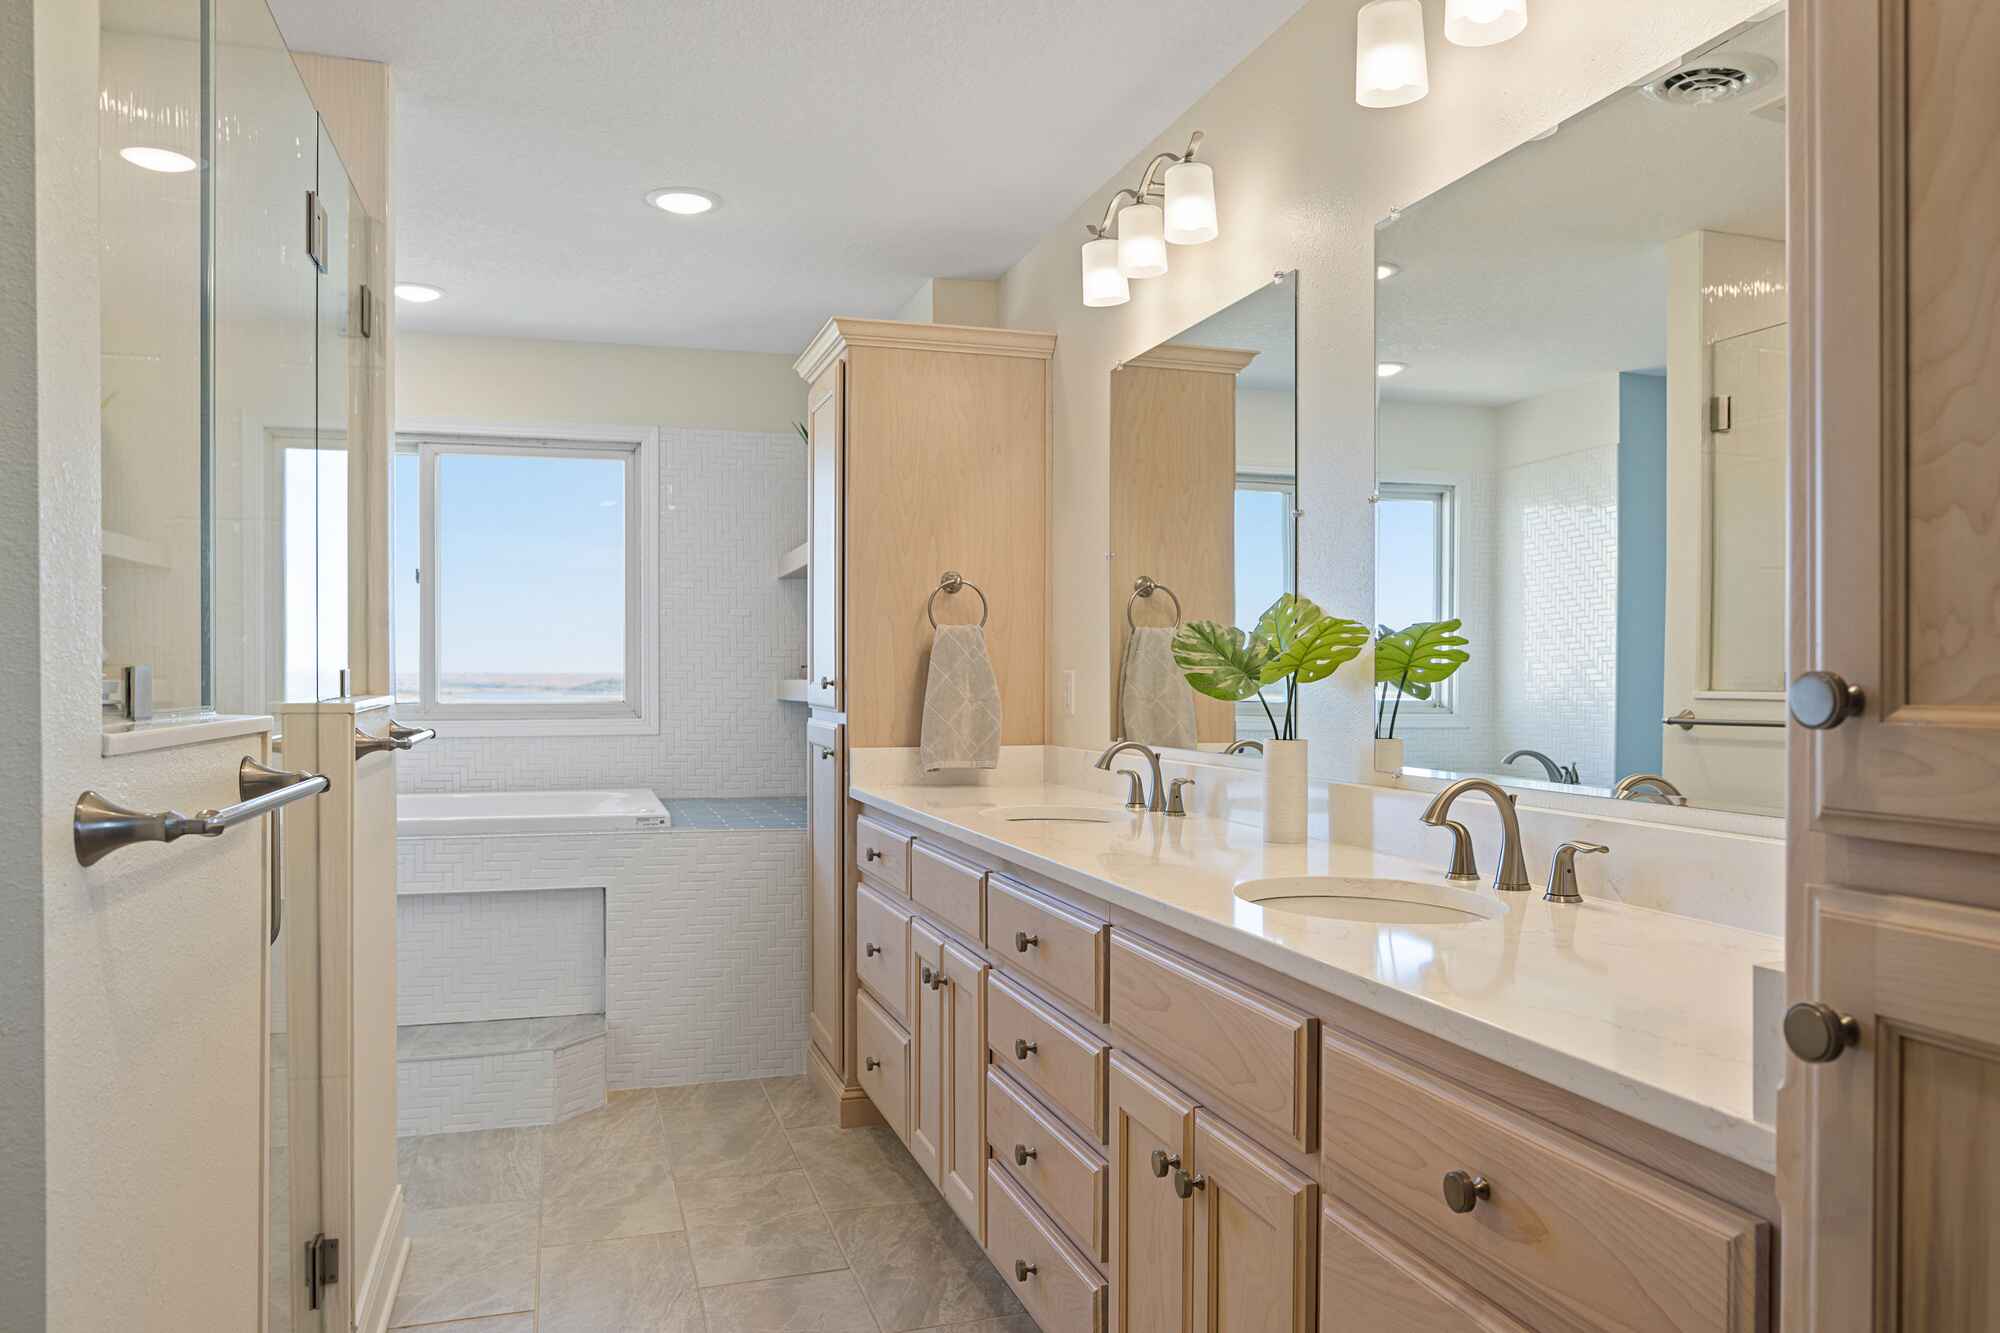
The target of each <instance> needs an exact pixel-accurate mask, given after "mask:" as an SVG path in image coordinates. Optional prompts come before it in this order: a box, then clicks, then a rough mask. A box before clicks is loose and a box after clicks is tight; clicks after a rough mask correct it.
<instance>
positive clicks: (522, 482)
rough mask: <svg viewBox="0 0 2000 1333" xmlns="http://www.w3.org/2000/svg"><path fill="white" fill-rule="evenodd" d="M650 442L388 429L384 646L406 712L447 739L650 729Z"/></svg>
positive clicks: (653, 623) (653, 630)
mask: <svg viewBox="0 0 2000 1333" xmlns="http://www.w3.org/2000/svg"><path fill="white" fill-rule="evenodd" d="M652 441H653V437H652V436H651V435H650V434H649V435H648V436H647V437H645V438H643V439H626V440H619V439H601V438H589V439H582V438H558V439H549V438H543V437H539V436H537V437H533V438H526V437H515V436H511V435H502V436H497V437H496V436H488V435H480V436H456V435H454V436H442V435H440V436H428V435H423V436H404V437H401V438H399V439H398V441H397V446H396V460H395V475H394V495H393V498H392V504H391V516H392V517H391V521H392V524H393V532H392V545H393V548H394V550H393V557H392V559H393V573H394V578H395V595H394V599H393V605H392V608H391V613H392V615H393V617H394V635H393V644H392V650H391V651H392V653H393V662H392V667H393V673H394V678H395V689H396V698H397V700H398V701H399V702H401V703H403V704H405V705H406V706H407V709H408V711H409V712H410V713H411V714H412V715H414V716H418V717H422V718H424V719H425V720H427V721H452V722H457V723H460V724H461V725H456V726H454V727H453V728H452V731H453V732H454V733H455V734H458V735H528V734H536V733H578V732H586V733H587V732H599V733H612V732H635V731H653V730H656V729H657V722H656V720H655V719H656V717H657V694H658V692H657V688H656V681H657V666H656V664H655V662H654V657H655V655H656V648H655V645H656V639H657V619H656V617H657V611H656V610H654V609H653V608H657V606H658V598H657V595H656V582H655V572H654V571H655V569H656V567H657V561H656V560H655V559H654V558H653V556H652V555H651V552H652V551H653V550H655V549H656V548H655V544H654V538H653V535H652V534H653V530H654V527H655V522H656V517H657V515H656V507H655V506H654V505H653V504H651V503H648V502H647V497H649V496H651V495H653V494H656V493H657V480H656V473H655V470H654V469H655V464H654V460H653V454H652ZM642 608H646V610H644V611H642Z"/></svg>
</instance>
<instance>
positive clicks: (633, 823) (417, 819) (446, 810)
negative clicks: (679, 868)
mask: <svg viewBox="0 0 2000 1333" xmlns="http://www.w3.org/2000/svg"><path fill="white" fill-rule="evenodd" d="M669 823H670V821H669V819H668V817H667V807H666V806H664V805H662V804H660V798H659V797H657V796H655V795H654V794H653V793H652V792H649V791H647V790H645V789H644V788H640V787H632V788H627V789H624V790H618V791H491V792H450V793H442V794H433V793H422V794H409V795H404V796H401V797H399V798H398V799H397V802H396V836H397V837H399V838H453V837H465V836H467V835H468V834H470V835H480V834H506V833H629V832H631V831H633V830H635V829H663V828H666V827H668V825H669Z"/></svg>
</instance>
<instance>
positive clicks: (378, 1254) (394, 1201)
mask: <svg viewBox="0 0 2000 1333" xmlns="http://www.w3.org/2000/svg"><path fill="white" fill-rule="evenodd" d="M406 1230H407V1228H406V1226H405V1217H404V1206H403V1187H402V1186H401V1185H398V1186H396V1192H395V1193H394V1194H392V1195H390V1196H389V1207H388V1210H387V1211H386V1212H385V1213H384V1214H383V1215H382V1229H381V1230H380V1231H379V1232H377V1233H376V1235H375V1249H374V1252H373V1253H371V1254H370V1255H369V1256H368V1269H367V1272H366V1274H365V1275H364V1276H363V1277H362V1279H361V1288H360V1290H359V1291H357V1292H356V1293H355V1296H354V1311H355V1319H354V1326H355V1327H356V1328H358V1329H360V1330H362V1333H388V1328H389V1316H390V1315H391V1314H392V1313H393V1312H394V1311H395V1308H396V1295H397V1293H398V1292H400V1291H401V1290H402V1289H403V1270H404V1268H406V1267H407V1266H408V1265H409V1262H410V1238H409V1236H408V1235H407V1234H405V1232H406Z"/></svg>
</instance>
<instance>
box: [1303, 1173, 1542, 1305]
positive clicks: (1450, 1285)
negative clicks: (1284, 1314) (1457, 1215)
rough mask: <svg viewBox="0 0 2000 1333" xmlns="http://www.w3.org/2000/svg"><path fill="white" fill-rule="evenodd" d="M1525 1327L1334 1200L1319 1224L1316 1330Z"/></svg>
mask: <svg viewBox="0 0 2000 1333" xmlns="http://www.w3.org/2000/svg"><path fill="white" fill-rule="evenodd" d="M1391 1328H1393V1329H1396V1330H1398V1333H1529V1330H1528V1328H1527V1326H1526V1325H1525V1324H1520V1323H1516V1322H1515V1321H1514V1320H1513V1319H1511V1318H1509V1317H1508V1316H1507V1315H1505V1314H1502V1313H1501V1312H1500V1311H1499V1310H1497V1309H1495V1308H1494V1307H1493V1306H1491V1305H1489V1304H1487V1303H1486V1302H1485V1301H1484V1300H1482V1299H1481V1298H1479V1297H1478V1296H1475V1295H1473V1294H1472V1293H1471V1292H1470V1291H1467V1290H1466V1289H1465V1288H1464V1287H1461V1286H1460V1285H1459V1284H1458V1283H1456V1282H1454V1281H1452V1279H1451V1278H1449V1277H1447V1276H1445V1275H1444V1274H1443V1273H1441V1272H1439V1271H1438V1270H1437V1269H1435V1268H1433V1267H1432V1266H1431V1265H1430V1264H1428V1263H1426V1262H1424V1261H1423V1260H1422V1259H1419V1258H1417V1257H1416V1256H1415V1255H1413V1254H1411V1253H1410V1252H1409V1251H1408V1250H1405V1249H1402V1248H1401V1247H1400V1246H1398V1245H1396V1243H1395V1242H1394V1241H1391V1240H1389V1239H1388V1238H1386V1237H1384V1236H1383V1235H1381V1234H1380V1233H1379V1232H1377V1231H1375V1230H1374V1228H1372V1227H1369V1226H1367V1225H1366V1224H1365V1223H1363V1222H1362V1221H1361V1220H1360V1219H1359V1218H1357V1217H1355V1216H1354V1215H1353V1214H1352V1213H1349V1212H1347V1211H1346V1210H1345V1209H1343V1208H1341V1207H1340V1206H1339V1205H1338V1204H1331V1203H1330V1204H1328V1205H1326V1207H1325V1208H1324V1209H1323V1210H1322V1211H1321V1213H1320V1225H1319V1333H1381V1330H1383V1329H1391Z"/></svg>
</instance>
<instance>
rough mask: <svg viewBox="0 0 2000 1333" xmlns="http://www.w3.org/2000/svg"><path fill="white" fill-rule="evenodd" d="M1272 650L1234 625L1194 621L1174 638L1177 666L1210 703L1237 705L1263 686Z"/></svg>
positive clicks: (1183, 626) (1184, 626)
mask: <svg viewBox="0 0 2000 1333" xmlns="http://www.w3.org/2000/svg"><path fill="white" fill-rule="evenodd" d="M1270 657H1271V653H1270V649H1269V648H1268V647H1266V646H1265V645H1264V644H1263V643H1262V642H1260V641H1259V640H1257V639H1255V638H1252V637H1251V636H1250V635H1247V634H1245V633H1244V632H1243V631H1242V630H1240V629H1237V628H1236V627H1235V626H1234V625H1224V624H1220V623H1218V622H1217V621H1213V620H1192V621H1189V622H1188V623H1187V624H1185V625H1182V626H1181V628H1180V632H1179V633H1178V634H1176V635H1174V662H1175V664H1176V665H1178V666H1179V667H1180V669H1181V674H1182V675H1184V676H1186V677H1187V682H1188V684H1190V685H1192V686H1194V688H1195V689H1197V690H1199V691H1200V692H1201V693H1203V694H1205V695H1207V696H1208V697H1209V698H1211V699H1227V700H1228V701H1229V702H1230V703H1238V702H1241V701H1242V700H1244V699H1248V698H1250V697H1251V696H1252V695H1254V694H1256V693H1257V690H1258V688H1259V687H1260V686H1261V685H1262V684H1263V683H1264V670H1265V667H1266V665H1267V664H1268V663H1269V661H1270Z"/></svg>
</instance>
